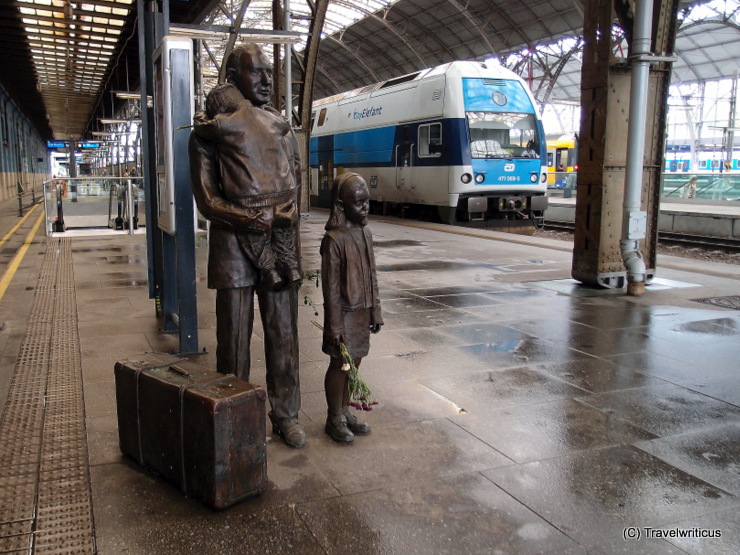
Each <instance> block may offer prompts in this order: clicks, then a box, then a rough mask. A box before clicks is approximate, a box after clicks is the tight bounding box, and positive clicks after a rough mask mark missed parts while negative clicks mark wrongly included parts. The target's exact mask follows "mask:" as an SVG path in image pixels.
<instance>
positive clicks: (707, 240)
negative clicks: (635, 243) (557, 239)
mask: <svg viewBox="0 0 740 555" xmlns="http://www.w3.org/2000/svg"><path fill="white" fill-rule="evenodd" d="M575 228H576V225H575V224H574V223H573V222H558V221H546V222H545V229H548V230H551V231H561V232H564V233H574V232H575ZM658 242H659V243H664V244H669V245H681V246H683V247H687V248H699V249H707V250H720V251H724V252H728V253H739V252H740V239H737V238H735V237H712V236H709V235H697V234H693V233H676V232H669V231H659V232H658Z"/></svg>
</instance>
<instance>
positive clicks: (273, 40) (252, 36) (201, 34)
mask: <svg viewBox="0 0 740 555" xmlns="http://www.w3.org/2000/svg"><path fill="white" fill-rule="evenodd" d="M232 32H233V28H232V27H228V26H226V25H209V26H207V27H206V26H203V25H185V24H179V25H170V34H171V35H176V36H181V37H189V38H191V39H224V38H228V37H229V36H230V35H231V34H232ZM237 33H238V35H239V39H240V40H242V41H244V42H261V43H270V44H297V43H298V42H300V40H301V36H302V35H301V33H297V32H295V31H270V30H265V29H239V30H238V31H237Z"/></svg>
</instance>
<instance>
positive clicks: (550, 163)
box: [547, 152, 555, 168]
mask: <svg viewBox="0 0 740 555" xmlns="http://www.w3.org/2000/svg"><path fill="white" fill-rule="evenodd" d="M554 165H555V161H554V160H553V153H552V152H548V153H547V167H548V168H552V167H553V166H554Z"/></svg>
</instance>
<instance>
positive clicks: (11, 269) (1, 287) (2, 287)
mask: <svg viewBox="0 0 740 555" xmlns="http://www.w3.org/2000/svg"><path fill="white" fill-rule="evenodd" d="M29 214H30V212H29ZM43 221H44V213H43V212H41V214H39V219H38V221H37V222H36V225H34V226H33V229H32V230H31V231H30V233H29V234H28V235H27V236H26V241H25V242H24V243H23V246H22V247H21V248H20V249H18V252H17V253H16V255H15V258H14V259H13V261H12V262H11V263H10V266H8V269H7V270H6V272H5V275H4V276H3V279H2V281H0V301H1V300H2V299H3V297H4V296H5V291H6V290H7V289H8V285H10V281H11V280H12V279H13V276H14V275H15V272H16V271H17V270H18V266H20V265H21V260H23V257H24V256H26V251H27V250H28V247H30V246H31V241H33V238H34V236H35V235H36V232H37V231H38V230H39V228H40V227H41V224H42V222H43Z"/></svg>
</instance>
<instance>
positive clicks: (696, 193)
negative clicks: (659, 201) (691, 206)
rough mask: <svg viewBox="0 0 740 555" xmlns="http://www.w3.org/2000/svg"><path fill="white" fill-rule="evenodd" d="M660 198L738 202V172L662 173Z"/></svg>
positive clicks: (739, 196) (739, 184) (739, 183)
mask: <svg viewBox="0 0 740 555" xmlns="http://www.w3.org/2000/svg"><path fill="white" fill-rule="evenodd" d="M661 185H662V187H661V197H663V198H674V199H697V200H719V201H722V200H726V201H736V200H740V172H722V173H720V172H704V173H699V172H697V173H674V172H669V173H664V174H663V180H662V183H661Z"/></svg>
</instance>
